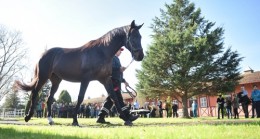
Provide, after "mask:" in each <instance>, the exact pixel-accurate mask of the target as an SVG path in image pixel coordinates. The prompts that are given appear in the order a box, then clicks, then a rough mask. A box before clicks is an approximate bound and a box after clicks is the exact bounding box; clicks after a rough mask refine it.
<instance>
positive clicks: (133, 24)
mask: <svg viewBox="0 0 260 139" xmlns="http://www.w3.org/2000/svg"><path fill="white" fill-rule="evenodd" d="M135 26H136V25H135V20H133V21H132V23H131V28H134V27H135Z"/></svg>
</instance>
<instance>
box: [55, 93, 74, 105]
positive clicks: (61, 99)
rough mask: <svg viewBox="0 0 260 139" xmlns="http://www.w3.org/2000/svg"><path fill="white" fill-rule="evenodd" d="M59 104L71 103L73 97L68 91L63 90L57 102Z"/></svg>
mask: <svg viewBox="0 0 260 139" xmlns="http://www.w3.org/2000/svg"><path fill="white" fill-rule="evenodd" d="M57 101H58V102H59V103H71V96H70V94H69V92H68V91H67V90H62V91H61V93H60V96H59V99H58V100H57Z"/></svg>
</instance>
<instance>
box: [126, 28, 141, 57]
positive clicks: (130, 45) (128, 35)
mask: <svg viewBox="0 0 260 139" xmlns="http://www.w3.org/2000/svg"><path fill="white" fill-rule="evenodd" d="M131 29H132V28H130V29H129V31H128V34H127V37H126V48H130V52H131V54H133V53H135V52H137V51H141V50H143V48H135V47H133V45H132V43H131V37H130V36H131V33H130V31H131Z"/></svg>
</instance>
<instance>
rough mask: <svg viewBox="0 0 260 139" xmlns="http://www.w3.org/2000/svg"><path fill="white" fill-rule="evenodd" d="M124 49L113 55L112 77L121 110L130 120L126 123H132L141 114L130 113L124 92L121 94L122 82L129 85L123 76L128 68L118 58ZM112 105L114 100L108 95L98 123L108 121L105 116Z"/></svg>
mask: <svg viewBox="0 0 260 139" xmlns="http://www.w3.org/2000/svg"><path fill="white" fill-rule="evenodd" d="M123 50H124V49H123V48H121V49H119V50H118V51H117V53H116V54H115V56H114V57H113V62H112V76H111V79H112V82H113V89H114V92H115V94H116V96H117V99H118V101H119V104H120V106H121V110H122V111H123V112H124V114H125V116H126V117H127V119H128V120H125V123H124V124H125V125H132V121H134V120H136V119H137V118H138V117H139V115H131V114H130V108H129V107H128V106H127V105H125V103H124V100H123V97H122V94H121V83H124V84H125V85H126V86H128V83H127V82H126V81H125V79H124V78H123V72H124V70H125V69H126V68H125V67H122V66H121V63H120V60H119V58H118V57H119V56H120V54H121V52H122V51H123ZM112 106H113V101H112V99H111V98H110V96H108V97H107V98H106V100H105V102H104V104H103V107H102V108H101V111H100V113H99V115H98V119H97V123H107V122H106V121H105V116H106V115H108V113H109V110H110V109H111V108H112ZM119 117H120V118H121V119H123V117H122V116H121V115H119Z"/></svg>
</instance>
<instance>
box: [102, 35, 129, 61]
mask: <svg viewBox="0 0 260 139" xmlns="http://www.w3.org/2000/svg"><path fill="white" fill-rule="evenodd" d="M125 44H126V35H122V34H121V35H116V36H114V37H113V38H112V39H111V41H110V42H109V43H108V45H107V47H106V48H107V50H108V55H109V56H110V57H113V56H114V55H115V54H116V52H117V51H118V50H119V49H120V48H121V47H123V46H125Z"/></svg>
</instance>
